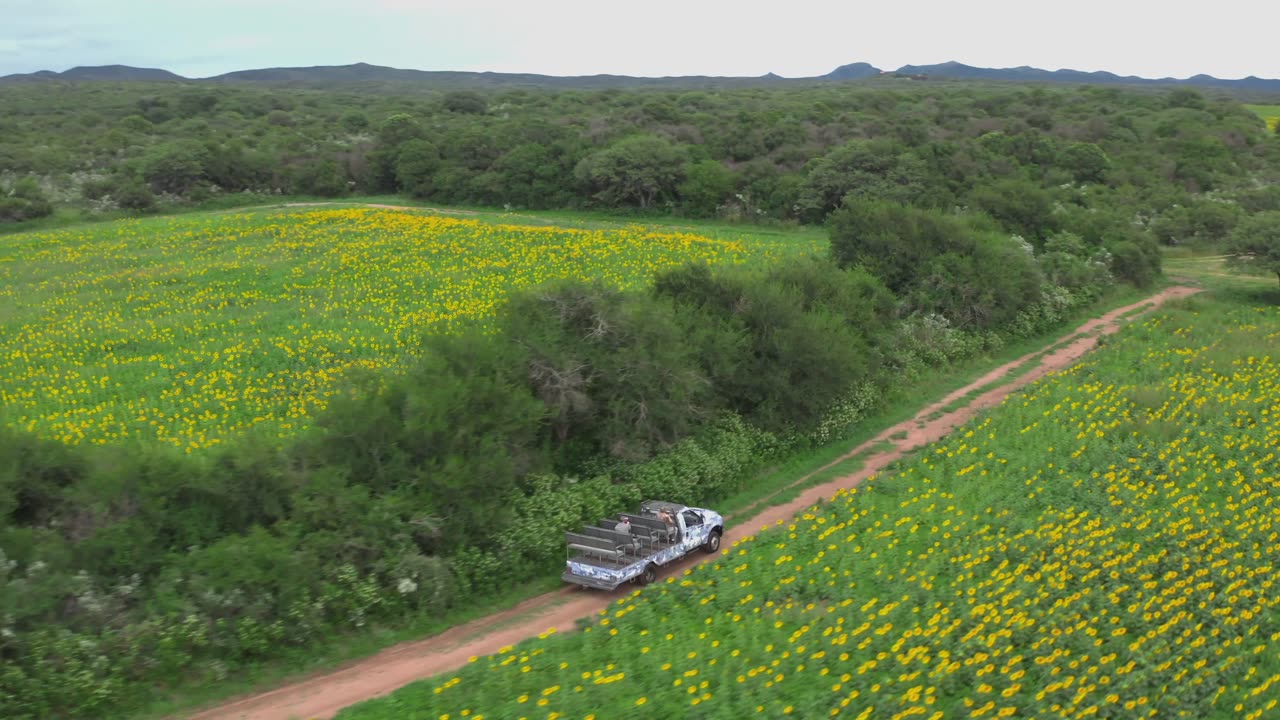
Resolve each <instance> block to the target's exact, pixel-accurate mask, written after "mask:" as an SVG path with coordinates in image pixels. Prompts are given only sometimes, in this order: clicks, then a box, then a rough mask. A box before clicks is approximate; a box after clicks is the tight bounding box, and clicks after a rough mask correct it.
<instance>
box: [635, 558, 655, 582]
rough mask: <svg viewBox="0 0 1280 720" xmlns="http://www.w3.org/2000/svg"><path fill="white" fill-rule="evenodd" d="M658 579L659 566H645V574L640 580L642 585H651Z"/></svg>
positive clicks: (650, 564) (641, 575)
mask: <svg viewBox="0 0 1280 720" xmlns="http://www.w3.org/2000/svg"><path fill="white" fill-rule="evenodd" d="M657 579H658V566H657V565H654V564H653V563H649V564H648V565H645V566H644V572H643V573H641V574H640V578H639V580H640V584H641V585H648V584H649V583H651V582H653V581H654V580H657Z"/></svg>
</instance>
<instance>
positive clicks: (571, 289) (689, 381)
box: [503, 281, 708, 462]
mask: <svg viewBox="0 0 1280 720" xmlns="http://www.w3.org/2000/svg"><path fill="white" fill-rule="evenodd" d="M504 315H505V316H504V318H503V322H504V333H503V335H504V336H505V337H507V338H510V340H511V341H512V342H513V343H514V344H515V346H516V347H517V348H519V351H520V354H521V355H522V356H524V357H526V358H527V359H528V360H527V363H528V364H527V366H526V367H527V377H528V379H529V387H530V389H531V390H532V392H533V394H534V396H536V397H537V398H538V399H539V400H541V401H542V402H543V403H544V404H545V406H546V409H547V417H548V420H549V422H550V430H551V432H552V438H551V440H552V442H553V443H554V444H555V445H556V446H558V448H559V449H560V450H561V453H562V454H563V455H566V456H567V457H568V459H569V460H570V462H572V458H573V457H575V456H578V455H584V456H586V457H591V456H595V457H599V456H601V455H605V456H613V457H621V458H625V459H629V460H643V459H645V458H647V457H649V456H650V455H652V454H653V453H654V452H656V451H657V450H659V449H661V448H663V447H667V446H670V445H673V444H674V443H676V442H677V441H679V440H680V439H682V438H684V437H686V436H687V435H689V434H690V433H691V431H692V429H693V427H694V424H695V422H696V420H697V419H699V418H700V417H701V416H702V409H703V406H704V404H705V399H706V396H707V391H708V385H707V383H706V381H705V379H704V378H703V377H702V376H701V374H700V373H698V371H697V370H696V369H695V368H696V366H697V363H696V360H695V359H694V357H693V350H692V348H690V347H689V345H688V344H687V343H685V342H683V341H682V340H683V338H682V336H681V332H680V327H679V325H678V324H677V323H676V321H675V316H674V313H672V312H671V308H670V305H669V304H668V303H667V302H665V301H662V300H659V299H656V298H653V297H650V296H648V295H645V294H639V293H625V292H623V291H621V290H617V289H615V288H612V287H610V286H609V285H608V284H606V283H604V282H602V281H594V282H591V283H585V282H580V281H560V282H555V283H549V284H547V285H543V286H541V287H538V288H534V289H532V290H529V291H526V292H522V293H517V294H516V295H515V296H513V297H512V298H511V300H510V302H509V303H508V305H507V308H506V312H505V313H504Z"/></svg>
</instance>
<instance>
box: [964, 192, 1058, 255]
mask: <svg viewBox="0 0 1280 720" xmlns="http://www.w3.org/2000/svg"><path fill="white" fill-rule="evenodd" d="M969 200H970V202H972V203H973V205H974V206H975V207H977V208H979V209H980V210H983V211H985V212H986V213H987V214H988V215H990V216H991V217H993V218H995V219H996V220H997V221H999V222H1000V224H1001V225H1002V226H1004V228H1005V229H1007V230H1008V231H1009V232H1012V233H1017V234H1018V235H1021V236H1022V237H1024V238H1026V239H1027V240H1029V241H1030V242H1031V243H1032V244H1033V245H1041V244H1042V243H1043V241H1044V239H1045V237H1047V236H1048V235H1049V234H1051V233H1052V232H1053V231H1054V230H1056V229H1057V226H1058V223H1057V220H1056V219H1055V218H1054V217H1053V201H1052V200H1051V199H1050V197H1049V193H1048V192H1046V191H1045V190H1044V189H1043V188H1041V187H1040V186H1039V185H1038V184H1036V183H1033V182H1031V181H1030V180H1024V179H1020V178H1009V179H1007V180H999V181H996V182H994V183H991V184H990V185H985V186H982V187H979V188H976V189H975V190H974V191H973V192H972V193H971V194H970V196H969Z"/></svg>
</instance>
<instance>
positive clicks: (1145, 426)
mask: <svg viewBox="0 0 1280 720" xmlns="http://www.w3.org/2000/svg"><path fill="white" fill-rule="evenodd" d="M1234 287H1235V288H1236V289H1235V290H1232V291H1231V294H1230V295H1229V297H1230V298H1232V300H1230V301H1227V300H1223V299H1215V298H1212V297H1197V298H1192V299H1190V300H1187V301H1183V302H1182V303H1180V307H1177V308H1175V309H1173V310H1170V311H1167V312H1162V313H1160V314H1158V315H1156V316H1153V317H1152V318H1149V319H1147V320H1145V321H1142V322H1140V323H1138V324H1136V325H1135V326H1134V327H1131V328H1129V329H1127V330H1125V331H1123V332H1122V333H1120V334H1119V335H1116V336H1113V337H1112V338H1110V339H1109V340H1108V342H1107V343H1106V347H1105V348H1104V349H1102V350H1099V351H1098V352H1096V353H1095V354H1093V355H1091V356H1090V357H1089V358H1088V359H1086V360H1085V361H1084V362H1082V363H1080V364H1078V365H1076V366H1074V367H1073V368H1071V369H1070V370H1068V371H1066V372H1064V373H1062V374H1059V375H1057V376H1055V377H1051V378H1049V379H1046V380H1044V381H1041V382H1040V383H1037V384H1035V385H1033V386H1032V387H1031V388H1029V389H1028V390H1027V391H1025V393H1023V394H1021V395H1014V396H1011V398H1010V399H1009V400H1008V401H1006V402H1005V403H1004V404H1003V405H1002V406H1001V407H999V408H997V409H996V410H994V411H992V412H990V413H988V414H986V415H985V416H983V417H980V418H978V419H976V420H974V421H973V422H971V423H970V424H968V425H967V426H965V427H962V428H960V429H958V430H957V431H956V432H955V433H953V434H952V435H951V436H950V437H949V438H947V439H946V440H944V441H942V442H941V443H938V444H936V445H934V446H930V447H928V448H925V449H924V450H922V451H921V452H920V453H918V454H917V455H915V456H914V457H912V458H908V459H907V460H905V461H904V462H902V463H900V464H899V466H898V467H897V468H896V469H895V472H893V473H886V475H885V476H883V477H881V478H879V479H878V480H873V481H872V482H870V483H869V485H867V486H864V487H863V488H861V489H859V490H856V491H850V492H847V493H844V494H842V495H840V496H838V497H836V498H835V499H834V500H833V501H832V502H830V503H828V504H826V505H824V506H820V507H816V508H813V509H812V510H811V511H810V512H808V513H806V514H804V515H803V516H801V517H799V518H797V519H796V520H795V521H794V523H792V524H789V525H784V526H782V527H773V528H768V529H766V528H761V529H760V532H759V533H758V534H756V535H754V536H753V537H751V538H749V539H748V540H747V541H745V542H743V543H741V544H739V545H735V546H734V547H732V548H728V549H726V551H725V552H724V553H723V555H722V557H721V558H720V559H719V560H718V561H717V562H715V563H714V564H711V565H706V566H702V567H700V568H698V569H696V570H694V571H692V572H690V573H688V574H687V575H686V576H684V577H677V578H671V579H669V580H668V581H667V582H665V583H660V584H658V585H655V586H652V587H650V588H646V589H644V590H643V591H640V592H638V593H637V594H635V595H633V596H631V597H628V598H626V599H624V600H622V601H619V602H618V603H617V604H616V605H615V606H614V607H612V608H611V609H610V610H609V611H608V612H606V613H604V614H603V615H602V616H601V617H598V618H596V621H595V623H594V624H593V625H592V626H591V627H590V629H589V630H587V631H586V632H580V633H570V634H560V635H551V636H547V637H544V638H540V639H538V640H533V641H530V642H527V643H522V644H520V645H519V646H517V647H514V648H508V649H506V650H505V651H504V652H501V653H500V654H498V655H496V656H493V657H485V658H477V659H476V660H475V661H474V662H473V663H472V664H471V665H470V666H468V667H467V668H466V669H464V670H463V671H462V672H460V673H458V674H456V675H454V676H448V677H442V678H438V679H434V680H431V681H424V682H420V683H417V684H414V685H411V686H409V687H407V688H405V689H403V690H401V691H399V692H397V693H395V694H393V695H391V696H389V697H387V698H384V699H379V700H373V701H370V702H368V703H364V704H362V705H359V706H356V707H354V708H351V709H349V710H347V711H345V712H343V713H342V714H341V715H340V716H339V717H340V718H343V719H344V720H381V719H382V718H393V717H430V718H443V717H448V718H469V719H471V720H475V719H477V718H512V719H513V720H514V719H518V718H528V719H529V720H532V719H533V718H538V719H539V720H541V719H542V718H591V717H595V718H601V719H603V718H618V719H626V718H652V717H693V716H696V717H699V718H706V719H708V720H712V719H718V718H735V719H736V718H741V717H769V718H775V717H802V718H817V717H834V716H839V717H859V718H869V717H877V718H878V717H886V718H888V717H897V718H902V717H921V718H931V719H940V718H950V717H1005V716H1010V715H1015V716H1034V717H1084V716H1088V715H1094V716H1097V717H1160V718H1163V717H1182V716H1185V717H1197V718H1218V717H1222V718H1225V717H1246V718H1251V719H1252V718H1261V717H1267V716H1268V714H1269V713H1273V712H1274V709H1275V707H1276V704H1277V697H1278V696H1280V652H1278V649H1280V646H1278V645H1277V640H1278V639H1280V612H1277V611H1278V610H1280V591H1277V589H1276V586H1275V584H1274V559H1275V557H1276V554H1277V552H1280V544H1277V539H1276V538H1277V536H1278V533H1280V527H1278V525H1280V522H1278V520H1280V516H1278V515H1277V513H1276V512H1275V511H1274V508H1273V507H1272V504H1273V503H1272V499H1273V497H1274V495H1275V493H1276V492H1277V490H1280V477H1278V476H1277V473H1276V467H1277V466H1276V463H1275V457H1276V450H1277V447H1280V430H1278V429H1277V427H1276V425H1275V423H1273V422H1271V420H1270V416H1271V415H1272V414H1274V412H1275V408H1276V407H1280V364H1277V363H1276V362H1275V360H1274V359H1272V357H1271V354H1272V353H1271V349H1272V348H1274V347H1275V343H1276V342H1277V341H1278V340H1280V310H1277V308H1276V307H1275V305H1274V299H1273V297H1272V295H1270V294H1266V295H1265V297H1264V295H1260V294H1258V293H1260V292H1262V293H1264V294H1265V293H1269V292H1270V291H1269V290H1268V291H1254V290H1250V289H1247V288H1241V287H1240V286H1238V285H1236V286H1234Z"/></svg>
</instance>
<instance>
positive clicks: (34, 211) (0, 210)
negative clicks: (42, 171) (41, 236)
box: [0, 178, 53, 222]
mask: <svg viewBox="0 0 1280 720" xmlns="http://www.w3.org/2000/svg"><path fill="white" fill-rule="evenodd" d="M52 214H53V205H52V204H51V203H50V202H49V199H48V198H47V197H45V194H44V191H43V190H41V189H40V186H39V185H37V184H36V181H35V180H33V179H31V178H23V179H22V180H19V181H18V182H17V183H15V184H14V186H13V189H12V190H10V191H9V192H8V193H0V222H21V221H23V220H34V219H36V218H42V217H48V216H49V215H52Z"/></svg>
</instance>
